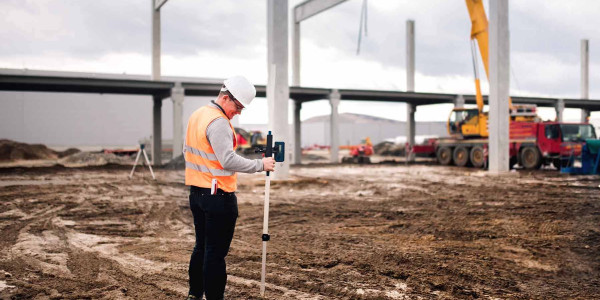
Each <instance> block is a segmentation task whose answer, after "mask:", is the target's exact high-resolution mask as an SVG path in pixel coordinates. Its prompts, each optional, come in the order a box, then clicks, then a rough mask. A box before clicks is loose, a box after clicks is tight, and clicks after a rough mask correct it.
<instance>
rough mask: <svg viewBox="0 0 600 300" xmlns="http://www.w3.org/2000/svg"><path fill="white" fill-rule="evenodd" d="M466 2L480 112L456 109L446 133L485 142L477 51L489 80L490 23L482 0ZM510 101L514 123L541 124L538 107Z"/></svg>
mask: <svg viewBox="0 0 600 300" xmlns="http://www.w3.org/2000/svg"><path fill="white" fill-rule="evenodd" d="M465 2H466V4H467V9H468V11H469V17H470V18H471V56H472V58H473V71H474V75H475V101H476V103H477V108H476V109H475V108H454V109H453V110H452V112H451V113H450V117H449V118H448V123H447V129H448V134H449V135H450V136H452V137H460V138H484V137H487V136H489V134H488V129H487V123H488V113H487V112H484V111H483V95H482V94H481V83H480V80H479V67H478V65H477V54H476V52H477V50H476V48H479V53H480V55H481V61H482V62H483V67H484V70H485V74H486V77H487V78H488V79H489V63H488V53H489V50H488V48H489V47H488V44H489V39H488V21H487V17H486V15H485V10H484V7H483V2H482V1H481V0H465ZM476 44H477V45H476ZM508 101H509V109H510V120H511V121H517V122H536V121H539V120H540V119H539V117H538V116H537V114H536V107H535V105H523V104H521V105H513V104H512V100H511V99H510V98H509V99H508Z"/></svg>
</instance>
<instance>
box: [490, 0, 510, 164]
mask: <svg viewBox="0 0 600 300" xmlns="http://www.w3.org/2000/svg"><path fill="white" fill-rule="evenodd" d="M489 33H490V35H489V37H490V49H489V54H490V56H489V59H490V103H489V106H490V113H489V116H490V117H489V146H490V149H489V171H490V173H492V174H499V173H504V172H508V170H509V152H508V151H509V134H508V127H509V126H508V123H509V122H508V120H509V115H508V97H509V91H510V85H509V83H510V74H509V70H510V35H509V31H508V0H496V1H490V25H489Z"/></svg>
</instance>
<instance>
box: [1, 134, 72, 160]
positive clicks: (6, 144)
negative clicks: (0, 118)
mask: <svg viewBox="0 0 600 300" xmlns="http://www.w3.org/2000/svg"><path fill="white" fill-rule="evenodd" d="M69 150H71V149H69ZM69 150H67V151H69ZM74 150H76V149H74ZM77 151H79V150H77ZM59 157H60V156H59V153H58V152H56V151H54V150H52V149H50V148H48V147H46V146H45V145H41V144H34V145H30V144H25V143H19V142H15V141H11V140H6V139H3V140H0V161H5V162H7V161H17V160H33V159H57V158H59Z"/></svg>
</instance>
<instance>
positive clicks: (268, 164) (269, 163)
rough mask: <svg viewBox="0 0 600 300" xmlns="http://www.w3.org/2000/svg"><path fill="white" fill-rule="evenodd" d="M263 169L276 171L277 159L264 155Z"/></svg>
mask: <svg viewBox="0 0 600 300" xmlns="http://www.w3.org/2000/svg"><path fill="white" fill-rule="evenodd" d="M262 161H263V171H275V159H274V158H272V157H263V159H262Z"/></svg>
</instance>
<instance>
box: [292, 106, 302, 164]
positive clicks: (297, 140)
mask: <svg viewBox="0 0 600 300" xmlns="http://www.w3.org/2000/svg"><path fill="white" fill-rule="evenodd" d="M301 110H302V102H300V101H294V163H295V164H301V163H302V121H300V111H301Z"/></svg>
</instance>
